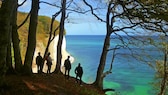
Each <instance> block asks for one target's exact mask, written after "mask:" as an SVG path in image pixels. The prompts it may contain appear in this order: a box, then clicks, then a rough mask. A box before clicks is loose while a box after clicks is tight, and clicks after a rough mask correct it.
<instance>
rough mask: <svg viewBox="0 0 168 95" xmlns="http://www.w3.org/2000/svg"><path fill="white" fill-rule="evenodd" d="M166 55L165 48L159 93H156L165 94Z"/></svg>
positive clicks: (167, 53)
mask: <svg viewBox="0 0 168 95" xmlns="http://www.w3.org/2000/svg"><path fill="white" fill-rule="evenodd" d="M167 55H168V51H167V50H165V54H164V65H163V73H164V75H163V79H162V81H161V88H160V93H159V94H158V95H166V86H167V77H168V76H167Z"/></svg>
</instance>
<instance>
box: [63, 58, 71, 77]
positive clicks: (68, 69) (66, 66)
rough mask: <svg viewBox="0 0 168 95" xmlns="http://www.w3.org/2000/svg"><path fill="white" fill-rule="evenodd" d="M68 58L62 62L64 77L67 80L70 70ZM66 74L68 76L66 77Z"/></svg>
mask: <svg viewBox="0 0 168 95" xmlns="http://www.w3.org/2000/svg"><path fill="white" fill-rule="evenodd" d="M69 58H70V56H68V58H67V59H66V60H65V61H64V67H65V77H66V76H67V78H68V79H69V72H70V70H71V62H70V60H69ZM67 72H68V75H67Z"/></svg>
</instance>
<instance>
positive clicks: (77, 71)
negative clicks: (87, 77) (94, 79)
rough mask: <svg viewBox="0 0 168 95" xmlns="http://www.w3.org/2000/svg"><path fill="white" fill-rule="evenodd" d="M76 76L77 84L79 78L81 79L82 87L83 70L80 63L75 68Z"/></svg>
mask: <svg viewBox="0 0 168 95" xmlns="http://www.w3.org/2000/svg"><path fill="white" fill-rule="evenodd" d="M75 74H76V82H77V83H78V77H79V80H80V85H81V83H82V75H83V69H82V67H81V65H80V63H79V64H78V66H77V67H76V68H75Z"/></svg>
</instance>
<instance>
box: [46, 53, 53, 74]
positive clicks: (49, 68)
mask: <svg viewBox="0 0 168 95" xmlns="http://www.w3.org/2000/svg"><path fill="white" fill-rule="evenodd" d="M46 60H47V63H46V64H47V66H48V69H47V73H50V71H51V65H52V59H51V57H50V52H49V53H48V54H47V56H46Z"/></svg>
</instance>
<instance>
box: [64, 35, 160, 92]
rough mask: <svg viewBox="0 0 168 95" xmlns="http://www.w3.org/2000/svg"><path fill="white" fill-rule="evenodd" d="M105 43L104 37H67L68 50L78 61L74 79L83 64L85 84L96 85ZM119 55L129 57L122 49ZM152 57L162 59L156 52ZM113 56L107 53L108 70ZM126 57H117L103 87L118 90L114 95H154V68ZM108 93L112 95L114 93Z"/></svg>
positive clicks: (72, 71)
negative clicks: (93, 83) (94, 83)
mask: <svg viewBox="0 0 168 95" xmlns="http://www.w3.org/2000/svg"><path fill="white" fill-rule="evenodd" d="M103 42H104V36H79V35H68V36H66V44H67V51H68V52H69V53H70V54H71V55H72V56H73V57H74V58H75V61H74V63H73V65H72V69H71V72H70V74H71V76H75V74H74V68H75V67H76V66H77V64H78V63H81V65H82V67H83V69H84V74H83V79H82V80H83V81H84V82H86V83H92V82H94V80H95V78H96V72H97V67H98V64H99V60H100V55H101V52H102V47H103ZM117 43H118V41H114V42H111V45H112V46H113V45H115V44H117ZM132 48H133V49H134V50H135V51H137V52H142V51H141V50H139V49H138V48H134V47H132ZM151 48H152V47H150V46H146V49H147V50H148V49H149V50H151ZM118 53H123V54H125V55H126V54H128V53H129V51H128V50H126V49H121V50H119V51H118ZM150 54H151V55H153V56H155V57H157V58H159V57H158V56H157V54H156V52H150ZM111 55H112V53H109V54H108V57H107V62H106V67H105V69H106V70H108V68H109V66H110V65H109V64H110V62H111ZM125 55H124V56H123V55H122V56H117V57H116V59H115V60H114V64H113V70H112V74H110V75H108V76H107V77H106V78H105V79H104V88H112V89H115V93H119V95H154V90H153V87H152V85H151V83H152V82H153V81H154V69H153V68H151V67H150V66H148V65H147V64H145V63H141V62H139V61H137V60H135V59H134V58H131V57H128V56H125ZM107 94H108V95H113V94H112V92H109V93H107Z"/></svg>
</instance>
